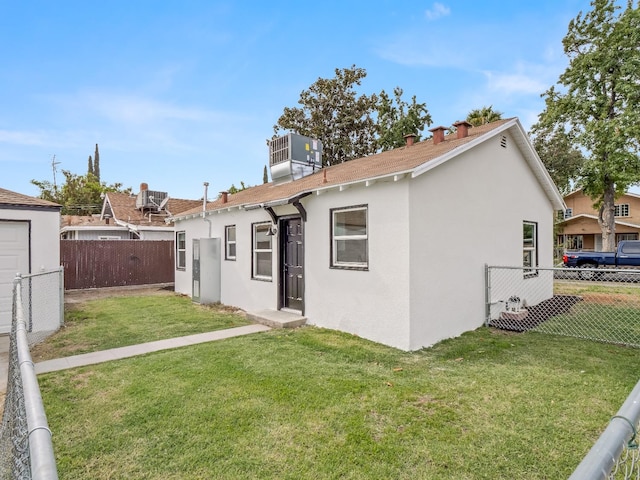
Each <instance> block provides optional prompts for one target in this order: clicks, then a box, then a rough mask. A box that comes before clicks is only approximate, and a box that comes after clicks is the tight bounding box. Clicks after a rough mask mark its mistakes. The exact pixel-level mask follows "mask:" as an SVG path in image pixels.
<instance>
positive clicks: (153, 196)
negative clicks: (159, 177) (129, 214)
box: [136, 190, 169, 212]
mask: <svg viewBox="0 0 640 480" xmlns="http://www.w3.org/2000/svg"><path fill="white" fill-rule="evenodd" d="M168 201H169V194H168V193H167V192H156V191H154V190H141V191H140V193H138V196H137V197H136V208H137V209H138V210H151V211H153V212H159V211H160V210H162V209H163V208H164V207H165V206H166V205H167V202H168Z"/></svg>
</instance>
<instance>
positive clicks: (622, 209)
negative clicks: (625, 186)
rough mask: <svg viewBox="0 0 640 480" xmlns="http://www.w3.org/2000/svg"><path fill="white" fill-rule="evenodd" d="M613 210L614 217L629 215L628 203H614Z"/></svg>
mask: <svg viewBox="0 0 640 480" xmlns="http://www.w3.org/2000/svg"><path fill="white" fill-rule="evenodd" d="M614 208H615V212H614V215H615V216H616V217H628V216H629V204H628V203H620V204H618V205H614Z"/></svg>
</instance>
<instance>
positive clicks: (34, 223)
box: [0, 188, 61, 334]
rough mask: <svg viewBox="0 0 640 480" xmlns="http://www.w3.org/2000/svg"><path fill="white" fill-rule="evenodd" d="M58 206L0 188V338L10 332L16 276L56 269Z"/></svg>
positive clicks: (58, 226)
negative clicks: (2, 334) (0, 335)
mask: <svg viewBox="0 0 640 480" xmlns="http://www.w3.org/2000/svg"><path fill="white" fill-rule="evenodd" d="M60 209H61V206H60V205H57V204H55V203H52V202H48V201H46V200H41V199H39V198H33V197H29V196H27V195H22V194H20V193H16V192H12V191H9V190H5V189H3V188H0V334H1V333H8V332H9V331H10V329H11V311H12V290H13V280H14V279H15V277H16V274H18V273H20V274H23V275H24V274H29V273H36V272H40V271H48V270H54V269H56V268H58V267H59V266H60V246H59V242H60V237H59V233H58V231H59V228H60Z"/></svg>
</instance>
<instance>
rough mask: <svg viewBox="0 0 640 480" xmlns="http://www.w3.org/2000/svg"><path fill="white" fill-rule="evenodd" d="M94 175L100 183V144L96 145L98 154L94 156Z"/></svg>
mask: <svg viewBox="0 0 640 480" xmlns="http://www.w3.org/2000/svg"><path fill="white" fill-rule="evenodd" d="M93 174H94V175H95V176H96V178H97V179H98V183H100V152H98V144H97V143H96V153H95V155H94V156H93Z"/></svg>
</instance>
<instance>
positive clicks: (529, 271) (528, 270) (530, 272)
mask: <svg viewBox="0 0 640 480" xmlns="http://www.w3.org/2000/svg"><path fill="white" fill-rule="evenodd" d="M522 225H523V226H524V225H532V226H533V245H532V246H531V247H525V246H524V237H523V239H522V240H523V245H522V251H523V252H532V255H531V266H530V267H529V266H525V265H522V266H523V268H524V276H525V277H531V276H536V275H538V270H537V267H538V223H537V222H529V221H527V220H525V221H523V222H522ZM523 233H524V232H523Z"/></svg>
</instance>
